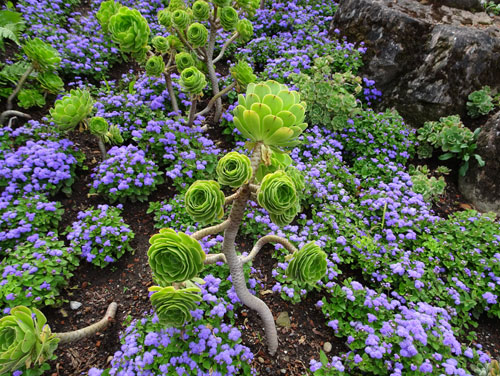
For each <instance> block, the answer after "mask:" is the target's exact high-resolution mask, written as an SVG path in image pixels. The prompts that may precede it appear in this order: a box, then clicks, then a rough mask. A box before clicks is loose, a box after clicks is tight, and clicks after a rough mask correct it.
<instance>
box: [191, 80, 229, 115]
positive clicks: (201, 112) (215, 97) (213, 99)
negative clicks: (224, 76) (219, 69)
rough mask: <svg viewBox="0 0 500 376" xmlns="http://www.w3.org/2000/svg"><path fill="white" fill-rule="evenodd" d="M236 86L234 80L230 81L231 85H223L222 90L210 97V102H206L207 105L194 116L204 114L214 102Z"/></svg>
mask: <svg viewBox="0 0 500 376" xmlns="http://www.w3.org/2000/svg"><path fill="white" fill-rule="evenodd" d="M235 87H236V82H233V83H231V85H229V86H227V87H225V88H224V89H223V90H222V91H220V92H219V93H218V94H217V95H215V96H214V97H213V98H212V99H210V102H208V104H207V107H205V108H204V109H203V110H201V111H200V112H198V113H197V114H196V115H194V118H195V119H196V118H197V117H198V116H202V115H205V114H206V113H207V112H208V111H210V110H211V109H212V107H213V106H214V104H215V103H216V102H217V101H218V100H220V98H221V97H222V96H223V95H225V94H227V93H228V92H230V91H231V90H233V89H234V88H235Z"/></svg>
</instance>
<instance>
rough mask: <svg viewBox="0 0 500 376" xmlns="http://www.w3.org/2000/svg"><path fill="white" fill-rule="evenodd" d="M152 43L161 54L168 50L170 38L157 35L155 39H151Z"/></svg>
mask: <svg viewBox="0 0 500 376" xmlns="http://www.w3.org/2000/svg"><path fill="white" fill-rule="evenodd" d="M151 44H152V45H153V47H154V49H155V50H156V51H157V52H158V53H160V54H164V53H166V52H168V49H169V45H168V40H167V38H165V37H162V36H161V35H157V36H156V37H154V38H153V40H151Z"/></svg>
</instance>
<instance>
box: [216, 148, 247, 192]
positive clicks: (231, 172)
mask: <svg viewBox="0 0 500 376" xmlns="http://www.w3.org/2000/svg"><path fill="white" fill-rule="evenodd" d="M216 171H217V179H218V180H219V183H220V184H222V185H229V186H230V187H232V188H239V187H241V186H242V185H243V184H246V183H247V182H248V181H249V180H250V178H251V177H252V165H251V162H250V159H249V158H248V157H247V156H246V155H244V154H240V153H237V152H235V151H232V152H230V153H227V154H226V155H225V156H224V157H222V158H221V159H220V160H219V163H218V164H217V168H216Z"/></svg>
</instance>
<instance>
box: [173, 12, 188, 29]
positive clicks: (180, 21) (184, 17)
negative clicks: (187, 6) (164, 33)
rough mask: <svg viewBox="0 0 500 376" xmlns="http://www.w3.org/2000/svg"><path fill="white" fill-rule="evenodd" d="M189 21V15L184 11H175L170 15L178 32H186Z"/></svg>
mask: <svg viewBox="0 0 500 376" xmlns="http://www.w3.org/2000/svg"><path fill="white" fill-rule="evenodd" d="M190 21H191V19H190V17H189V14H187V12H186V11H185V10H182V9H177V10H176V11H175V12H173V13H172V23H173V24H174V26H175V27H176V28H178V29H179V30H186V28H187V27H188V25H189V22H190Z"/></svg>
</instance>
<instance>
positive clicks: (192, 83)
mask: <svg viewBox="0 0 500 376" xmlns="http://www.w3.org/2000/svg"><path fill="white" fill-rule="evenodd" d="M180 84H181V87H182V89H183V90H184V91H185V92H187V93H189V94H193V95H200V94H202V93H203V89H204V88H205V86H207V80H206V79H205V75H204V74H203V73H201V72H200V71H199V69H198V68H196V67H189V68H186V69H184V70H183V71H182V73H181V79H180Z"/></svg>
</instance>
